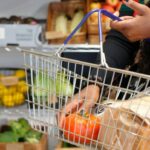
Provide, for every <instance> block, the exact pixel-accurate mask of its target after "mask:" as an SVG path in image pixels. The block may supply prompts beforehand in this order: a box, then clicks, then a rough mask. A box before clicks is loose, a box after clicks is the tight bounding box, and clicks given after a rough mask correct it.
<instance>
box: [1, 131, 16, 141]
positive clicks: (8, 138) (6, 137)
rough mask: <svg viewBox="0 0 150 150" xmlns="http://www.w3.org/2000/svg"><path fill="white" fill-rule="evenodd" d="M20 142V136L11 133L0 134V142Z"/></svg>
mask: <svg viewBox="0 0 150 150" xmlns="http://www.w3.org/2000/svg"><path fill="white" fill-rule="evenodd" d="M17 141H18V136H17V135H16V134H15V133H13V132H11V131H8V132H4V133H0V142H4V143H5V142H17Z"/></svg>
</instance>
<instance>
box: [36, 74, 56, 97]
mask: <svg viewBox="0 0 150 150" xmlns="http://www.w3.org/2000/svg"><path fill="white" fill-rule="evenodd" d="M48 92H50V93H54V92H55V86H54V81H53V79H52V78H50V77H49V76H48V75H47V74H45V73H42V72H39V73H38V74H37V75H36V76H35V79H34V94H35V96H37V97H38V96H47V94H48Z"/></svg>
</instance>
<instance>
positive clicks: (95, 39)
mask: <svg viewBox="0 0 150 150" xmlns="http://www.w3.org/2000/svg"><path fill="white" fill-rule="evenodd" d="M106 35H107V34H103V42H104V41H105V38H106ZM88 43H89V44H100V43H99V35H96V34H89V35H88Z"/></svg>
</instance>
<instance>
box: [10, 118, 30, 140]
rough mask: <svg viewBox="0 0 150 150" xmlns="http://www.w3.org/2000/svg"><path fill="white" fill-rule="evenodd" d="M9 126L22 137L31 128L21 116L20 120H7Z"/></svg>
mask: <svg viewBox="0 0 150 150" xmlns="http://www.w3.org/2000/svg"><path fill="white" fill-rule="evenodd" d="M9 126H10V127H11V128H12V131H13V132H14V133H15V134H16V135H18V136H19V137H24V136H25V134H26V133H27V132H28V131H29V130H30V129H31V127H30V125H29V124H28V123H27V121H25V119H23V118H22V119H20V121H16V120H11V121H9Z"/></svg>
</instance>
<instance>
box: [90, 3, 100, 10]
mask: <svg viewBox="0 0 150 150" xmlns="http://www.w3.org/2000/svg"><path fill="white" fill-rule="evenodd" d="M100 8H101V3H99V2H92V3H91V4H90V10H92V9H100Z"/></svg>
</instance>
